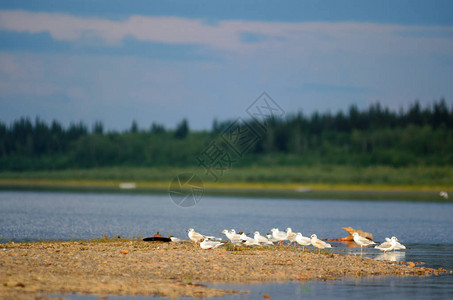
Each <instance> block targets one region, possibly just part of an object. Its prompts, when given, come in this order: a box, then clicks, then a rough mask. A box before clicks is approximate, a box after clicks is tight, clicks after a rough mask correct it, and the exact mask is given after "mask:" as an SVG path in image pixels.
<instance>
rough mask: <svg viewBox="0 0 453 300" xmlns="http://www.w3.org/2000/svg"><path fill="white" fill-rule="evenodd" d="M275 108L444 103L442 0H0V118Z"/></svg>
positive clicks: (449, 33)
mask: <svg viewBox="0 0 453 300" xmlns="http://www.w3.org/2000/svg"><path fill="white" fill-rule="evenodd" d="M263 92H266V93H267V94H268V95H269V96H270V97H271V98H272V99H273V100H274V101H275V103H277V104H278V105H279V106H280V107H281V108H282V109H283V110H284V112H285V114H295V113H298V112H302V113H304V114H307V115H309V114H311V113H313V112H314V111H319V112H331V113H336V112H337V111H339V110H343V111H347V110H348V108H349V106H350V105H353V104H354V105H357V106H358V107H359V108H361V109H366V108H367V107H368V106H369V105H370V104H373V103H376V102H380V103H381V105H383V106H386V107H389V108H390V109H394V110H399V109H400V108H407V107H408V106H409V105H410V104H411V103H414V101H416V100H417V101H420V103H421V104H422V106H426V105H431V104H432V103H433V102H434V101H438V100H440V99H445V101H446V102H447V104H448V105H449V106H451V105H453V1H443V0H438V1H419V0H409V1H398V0H393V1H387V0H382V1H364V0H354V1H351V0H344V1H332V0H325V1H315V0H309V1H303V0H299V1H246V0H239V1H236V0H230V1H221V0H218V1H217V0H209V1H117V0H108V1H105V0H98V1H91V0H90V1H83V0H80V1H71V0H69V1H40V0H34V1H20V0H16V1H3V0H0V121H1V122H3V123H7V124H10V123H11V122H12V121H14V120H17V119H19V118H21V117H29V118H30V119H32V120H34V119H35V118H36V117H39V118H40V119H41V120H44V121H46V122H49V123H50V122H51V121H52V120H58V121H59V122H60V123H62V124H63V125H65V126H68V125H69V124H70V123H76V122H79V121H82V122H83V123H85V124H86V125H87V126H92V125H93V124H94V123H95V122H96V121H101V122H103V124H104V128H106V129H107V130H119V131H121V130H126V129H128V128H130V126H131V124H132V122H133V121H136V122H137V124H138V126H139V127H140V128H142V129H149V128H150V126H151V124H152V123H153V122H155V123H158V124H162V125H164V126H165V127H167V128H174V127H175V126H176V125H177V124H178V123H180V122H181V120H182V119H183V118H186V119H187V120H188V123H189V126H190V128H191V129H195V130H202V129H210V128H211V126H212V123H213V120H214V119H217V120H220V121H225V120H228V119H236V118H238V117H242V118H244V117H247V113H246V110H247V108H248V107H249V106H250V105H251V104H252V103H253V102H254V101H255V100H256V99H257V98H258V97H259V96H260V95H261V94H262V93H263Z"/></svg>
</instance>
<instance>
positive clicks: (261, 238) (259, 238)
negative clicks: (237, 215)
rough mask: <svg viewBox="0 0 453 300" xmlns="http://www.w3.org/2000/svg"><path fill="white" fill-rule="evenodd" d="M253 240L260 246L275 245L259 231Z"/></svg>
mask: <svg viewBox="0 0 453 300" xmlns="http://www.w3.org/2000/svg"><path fill="white" fill-rule="evenodd" d="M253 238H254V239H255V241H257V242H258V243H260V244H264V245H273V243H272V242H271V241H269V240H268V239H267V238H266V237H264V236H262V235H261V234H260V233H259V232H258V231H255V233H254V234H253Z"/></svg>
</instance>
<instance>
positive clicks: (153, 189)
mask: <svg viewBox="0 0 453 300" xmlns="http://www.w3.org/2000/svg"><path fill="white" fill-rule="evenodd" d="M126 184H127V185H124V182H122V181H118V180H71V179H62V180H56V179H0V191H1V190H13V191H62V192H64V191H67V192H106V193H129V194H168V188H169V183H167V182H140V181H139V182H133V184H131V183H126ZM122 186H127V188H121V187H122ZM440 191H447V192H448V193H449V194H451V195H453V187H450V186H434V187H433V186H409V185H364V184H316V183H314V184H310V183H307V184H295V183H245V182H236V183H233V182H225V183H212V182H208V183H204V195H210V196H236V197H264V198H290V199H350V200H355V199H357V200H366V199H368V200H413V201H433V202H453V197H449V199H445V198H442V197H441V196H440V195H439V192H440Z"/></svg>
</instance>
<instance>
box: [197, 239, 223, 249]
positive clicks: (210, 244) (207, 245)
mask: <svg viewBox="0 0 453 300" xmlns="http://www.w3.org/2000/svg"><path fill="white" fill-rule="evenodd" d="M221 245H223V243H222V242H219V241H213V240H210V239H208V238H204V239H203V241H202V242H201V243H200V247H201V249H205V250H206V249H215V248H217V247H219V246H221Z"/></svg>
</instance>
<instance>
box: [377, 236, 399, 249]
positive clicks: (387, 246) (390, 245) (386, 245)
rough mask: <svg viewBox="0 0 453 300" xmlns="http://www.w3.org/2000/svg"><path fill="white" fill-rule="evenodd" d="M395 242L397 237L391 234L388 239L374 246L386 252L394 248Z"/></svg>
mask: <svg viewBox="0 0 453 300" xmlns="http://www.w3.org/2000/svg"><path fill="white" fill-rule="evenodd" d="M396 242H398V240H397V238H396V237H394V236H392V238H391V239H390V241H385V242H383V243H382V244H380V245H377V246H375V247H374V248H375V249H379V250H381V251H384V252H387V251H390V250H393V248H395V246H396Z"/></svg>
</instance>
